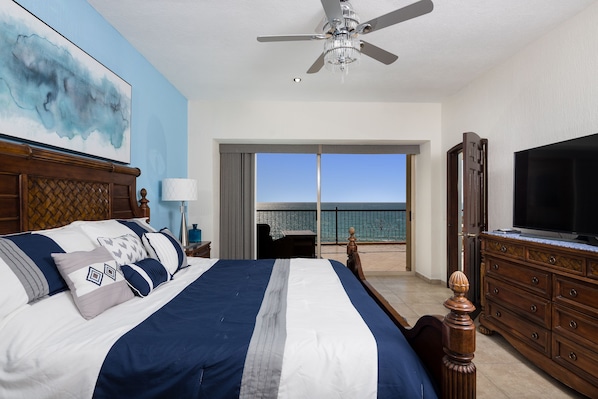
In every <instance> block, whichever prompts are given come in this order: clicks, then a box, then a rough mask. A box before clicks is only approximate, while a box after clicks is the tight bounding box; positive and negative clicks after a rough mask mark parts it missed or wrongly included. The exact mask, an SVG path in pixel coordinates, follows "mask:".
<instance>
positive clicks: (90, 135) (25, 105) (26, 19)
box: [0, 0, 131, 163]
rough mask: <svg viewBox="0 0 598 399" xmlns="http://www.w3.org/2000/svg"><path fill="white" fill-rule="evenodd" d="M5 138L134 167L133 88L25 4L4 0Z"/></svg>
mask: <svg viewBox="0 0 598 399" xmlns="http://www.w3.org/2000/svg"><path fill="white" fill-rule="evenodd" d="M0 134H2V135H5V136H9V137H15V138H19V139H23V140H25V141H30V142H35V143H41V144H44V145H47V146H52V147H57V148H60V149H64V150H67V151H71V152H78V153H83V154H86V155H90V156H93V157H99V158H105V159H110V160H114V161H117V162H122V163H129V162H130V157H131V86H130V85H129V84H128V83H127V82H125V81H124V80H122V79H121V78H120V77H118V76H117V75H116V74H114V73H113V72H112V71H110V70H109V69H108V68H106V67H105V66H104V65H102V64H101V63H99V62H98V61H96V60H95V59H94V58H93V57H91V56H90V55H89V54H87V53H86V52H84V51H83V50H81V49H80V48H79V47H77V46H75V45H74V44H73V43H71V42H70V41H69V40H67V39H66V38H65V37H63V36H62V35H60V34H59V33H58V32H56V31H55V30H53V29H52V28H50V27H49V26H48V25H46V24H45V23H43V22H42V21H41V20H39V19H38V18H37V17H35V16H34V15H32V14H30V13H29V12H28V11H27V10H25V9H24V8H22V7H21V6H20V5H19V4H17V3H15V2H13V1H6V0H2V1H0Z"/></svg>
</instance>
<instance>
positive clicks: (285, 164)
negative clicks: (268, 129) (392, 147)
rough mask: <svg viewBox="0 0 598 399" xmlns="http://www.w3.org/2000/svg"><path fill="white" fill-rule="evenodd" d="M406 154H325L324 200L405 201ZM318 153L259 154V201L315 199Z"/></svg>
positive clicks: (305, 200) (323, 161)
mask: <svg viewBox="0 0 598 399" xmlns="http://www.w3.org/2000/svg"><path fill="white" fill-rule="evenodd" d="M405 159H406V156H405V155H403V154H375V155H372V154H368V155H363V154H358V155H354V154H323V155H322V202H405V198H406V194H405V188H406V176H405ZM316 167H317V165H316V155H315V154H257V202H316V196H317V187H316V184H317V181H316V178H317V176H316Z"/></svg>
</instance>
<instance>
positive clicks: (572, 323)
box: [569, 320, 577, 329]
mask: <svg viewBox="0 0 598 399" xmlns="http://www.w3.org/2000/svg"><path fill="white" fill-rule="evenodd" d="M569 327H571V328H573V329H576V328H577V322H576V321H575V320H571V321H570V322H569Z"/></svg>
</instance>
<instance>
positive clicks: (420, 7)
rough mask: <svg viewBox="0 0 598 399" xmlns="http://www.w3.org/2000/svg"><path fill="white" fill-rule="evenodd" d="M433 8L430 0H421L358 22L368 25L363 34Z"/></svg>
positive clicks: (414, 16) (422, 13)
mask: <svg viewBox="0 0 598 399" xmlns="http://www.w3.org/2000/svg"><path fill="white" fill-rule="evenodd" d="M322 1H323V0H322ZM433 9H434V3H432V0H421V1H418V2H417V3H413V4H410V5H408V6H406V7H403V8H399V9H398V10H394V11H392V12H389V13H388V14H384V15H382V16H380V17H378V18H374V19H371V20H369V21H367V22H364V23H362V24H360V26H367V25H369V27H367V28H366V29H364V30H363V32H362V33H363V34H366V33H370V32H373V31H375V30H380V29H382V28H386V27H388V26H391V25H394V24H398V23H399V22H404V21H407V20H410V19H412V18H416V17H419V16H421V15H424V14H427V13H429V12H432V10H433Z"/></svg>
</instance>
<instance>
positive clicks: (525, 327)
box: [486, 301, 550, 357]
mask: <svg viewBox="0 0 598 399" xmlns="http://www.w3.org/2000/svg"><path fill="white" fill-rule="evenodd" d="M486 310H487V313H486V318H487V319H489V320H490V321H491V322H493V323H494V324H495V325H498V326H501V327H503V329H504V331H505V332H508V333H509V334H511V335H514V336H515V337H517V338H519V339H520V340H522V341H524V342H525V343H526V344H528V345H530V346H531V347H533V348H534V349H535V350H537V351H538V352H540V353H542V354H544V355H545V356H547V357H550V331H549V330H547V329H545V328H542V327H540V326H538V325H537V324H535V323H530V322H529V321H527V320H525V319H522V318H521V317H520V316H518V315H516V314H515V313H512V312H510V311H508V310H507V309H506V308H504V307H503V306H501V305H498V304H496V303H494V302H492V301H488V302H487V304H486Z"/></svg>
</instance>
